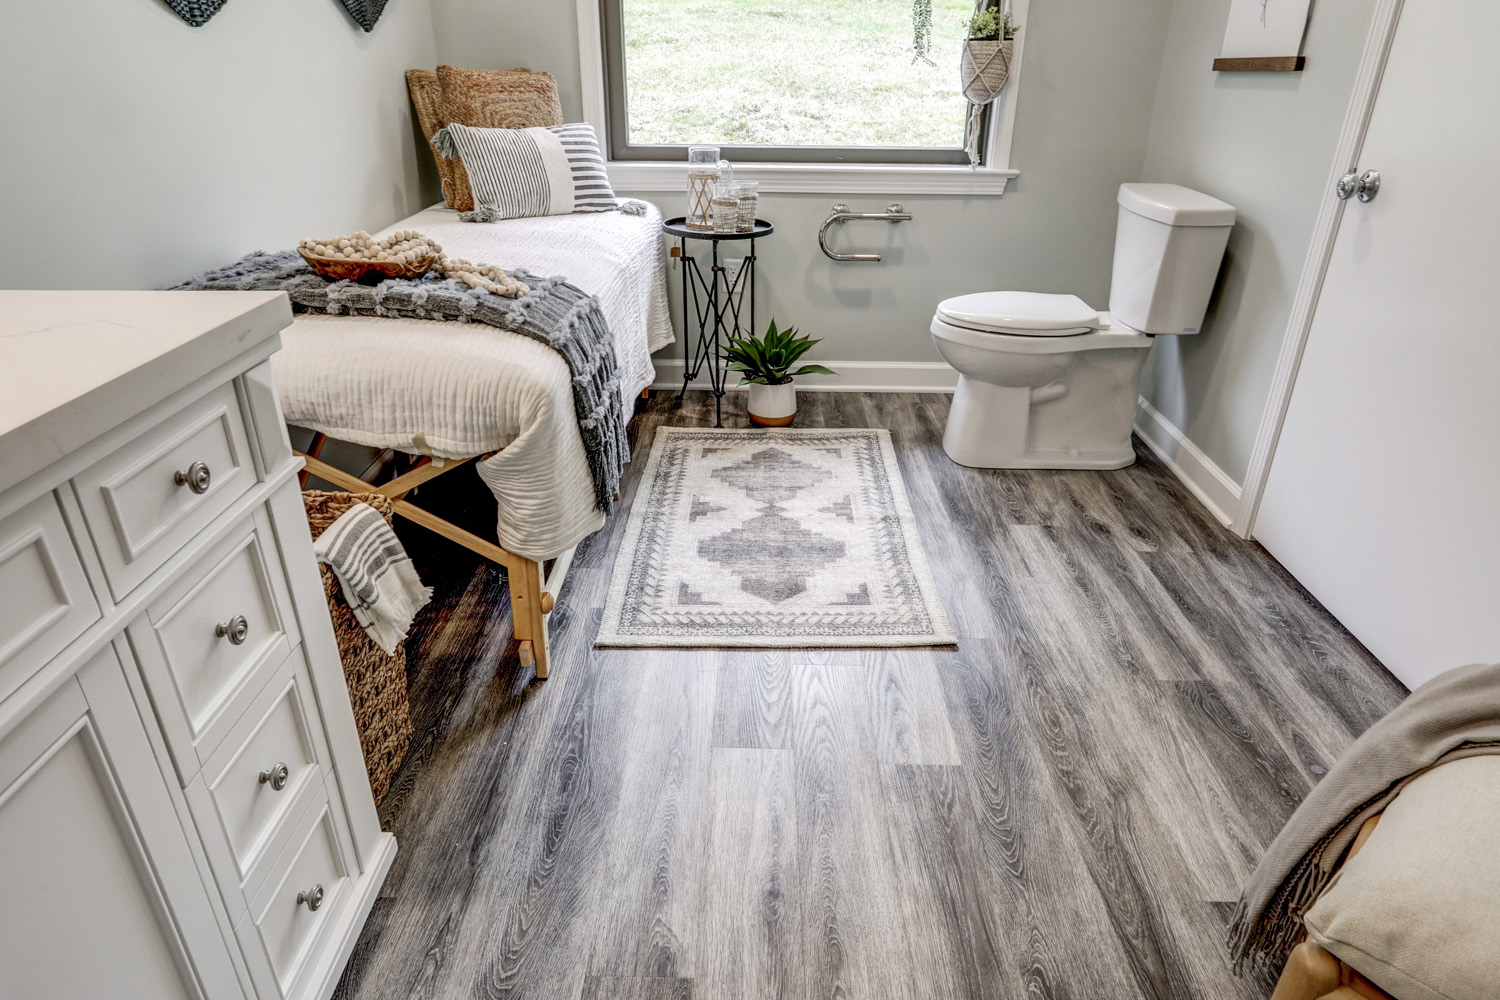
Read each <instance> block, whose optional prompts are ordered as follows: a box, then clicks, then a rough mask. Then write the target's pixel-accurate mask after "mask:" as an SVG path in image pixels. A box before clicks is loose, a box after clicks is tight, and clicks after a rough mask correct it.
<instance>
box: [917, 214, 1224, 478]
mask: <svg viewBox="0 0 1500 1000" xmlns="http://www.w3.org/2000/svg"><path fill="white" fill-rule="evenodd" d="M1119 203H1120V216H1119V225H1118V227H1117V229H1116V231H1115V265H1114V276H1113V279H1112V280H1111V283H1110V290H1109V310H1110V311H1109V312H1108V313H1103V314H1101V313H1099V312H1098V311H1096V310H1093V309H1090V308H1089V307H1088V305H1087V304H1085V303H1084V301H1083V300H1082V299H1080V298H1078V297H1077V296H1075V295H1044V294H1040V293H1036V292H980V293H979V294H977V295H960V296H958V297H957V298H953V299H948V300H947V301H945V302H943V303H942V304H941V305H939V306H938V310H937V315H935V316H934V317H933V318H932V338H933V340H934V341H936V343H937V349H938V352H939V353H940V354H942V356H943V358H944V359H945V360H946V361H947V362H948V363H949V364H950V365H952V366H953V367H954V368H957V369H958V371H959V378H958V390H957V392H956V393H955V394H954V396H953V409H952V411H951V412H950V413H949V415H948V428H947V431H946V433H944V435H943V449H944V450H945V451H946V452H947V453H948V456H949V457H950V458H952V459H953V460H954V461H955V462H957V463H959V464H960V465H967V466H971V467H973V468H978V469H1121V468H1124V467H1125V466H1127V465H1130V464H1131V463H1132V462H1134V461H1135V449H1134V448H1132V447H1131V444H1130V429H1131V426H1132V424H1133V423H1134V419H1135V407H1136V398H1137V393H1138V390H1137V387H1136V380H1137V378H1138V376H1139V375H1140V371H1141V365H1142V364H1143V363H1144V362H1145V360H1146V352H1147V351H1149V350H1150V349H1151V338H1152V337H1155V336H1161V335H1166V334H1171V335H1182V334H1188V333H1197V332H1198V328H1199V326H1201V325H1202V323H1203V314H1204V312H1206V311H1207V309H1208V299H1209V296H1210V295H1211V294H1212V293H1213V288H1214V281H1215V279H1216V277H1217V276H1218V273H1219V263H1220V261H1221V260H1222V259H1223V257H1224V248H1225V245H1226V244H1227V243H1228V240H1229V230H1230V229H1231V228H1233V226H1234V218H1235V210H1234V208H1233V206H1230V205H1226V204H1225V203H1224V202H1222V201H1219V200H1218V199H1217V198H1210V197H1209V196H1208V195H1206V194H1201V193H1199V192H1197V191H1193V190H1190V189H1188V188H1185V187H1179V186H1177V185H1176V184H1122V185H1121V186H1120V196H1119Z"/></svg>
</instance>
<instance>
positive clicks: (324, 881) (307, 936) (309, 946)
mask: <svg viewBox="0 0 1500 1000" xmlns="http://www.w3.org/2000/svg"><path fill="white" fill-rule="evenodd" d="M351 882H352V880H351V878H350V867H349V865H348V864H347V863H346V862H345V860H344V853H343V851H342V849H341V848H340V846H339V839H338V834H337V831H336V830H335V828H334V823H333V811H332V806H331V805H330V803H329V801H328V798H327V797H326V796H323V797H320V799H319V800H318V801H316V802H314V803H313V805H312V807H311V808H309V809H308V810H307V813H306V815H305V816H304V817H303V819H302V822H300V823H298V824H297V830H296V831H295V833H294V835H293V837H292V838H291V840H290V842H289V843H288V844H287V846H286V848H285V850H284V851H282V853H281V856H280V857H278V858H277V859H276V862H275V865H274V871H273V872H272V873H271V875H270V877H268V878H267V879H266V881H265V885H264V886H263V887H262V888H261V890H260V892H259V893H258V894H257V895H256V898H255V899H254V900H252V901H251V904H250V920H249V923H248V924H244V923H242V924H241V925H240V931H239V932H240V935H241V942H240V944H241V946H242V947H243V948H245V950H246V951H251V950H252V949H254V950H258V951H259V953H260V955H262V956H264V959H265V961H266V963H268V964H269V966H270V969H271V974H272V977H273V978H274V980H275V983H276V988H277V991H278V993H279V994H280V995H281V996H283V997H291V996H295V995H298V994H300V993H301V992H302V990H301V988H300V987H301V986H302V985H303V984H301V983H300V982H299V977H300V976H301V974H302V972H303V971H304V969H305V967H306V966H307V964H308V959H309V957H310V956H312V955H313V954H315V953H316V952H317V951H318V950H320V949H319V945H320V939H321V938H323V937H324V936H325V935H326V933H327V932H328V930H329V928H331V927H333V926H335V925H337V924H338V923H339V916H340V912H341V911H342V910H343V908H344V907H345V906H346V905H348V903H349V900H350V898H351V895H350V884H351ZM320 889H321V900H320V901H319V902H318V903H317V909H316V910H314V909H312V908H311V906H310V903H309V902H308V901H307V900H308V896H309V894H315V893H317V892H318V891H319V890H320ZM299 897H301V901H299ZM247 939H248V940H247ZM256 964H259V963H256Z"/></svg>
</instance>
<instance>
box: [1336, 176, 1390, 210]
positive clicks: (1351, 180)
mask: <svg viewBox="0 0 1500 1000" xmlns="http://www.w3.org/2000/svg"><path fill="white" fill-rule="evenodd" d="M1333 193H1334V194H1336V195H1338V197H1339V201H1348V200H1349V199H1350V198H1353V197H1356V196H1358V198H1359V200H1360V201H1362V202H1365V203H1367V204H1368V203H1369V202H1372V201H1374V200H1375V196H1376V195H1378V194H1379V193H1380V171H1378V170H1366V171H1365V172H1364V173H1362V174H1361V173H1356V172H1355V171H1353V170H1351V171H1349V172H1348V173H1347V174H1345V175H1344V176H1342V177H1340V178H1339V182H1338V184H1337V186H1335V187H1334V189H1333Z"/></svg>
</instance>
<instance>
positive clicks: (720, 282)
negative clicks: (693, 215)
mask: <svg viewBox="0 0 1500 1000" xmlns="http://www.w3.org/2000/svg"><path fill="white" fill-rule="evenodd" d="M685 221H686V220H685V219H684V218H683V217H682V216H679V217H677V218H675V219H668V220H667V221H666V222H664V223H662V229H663V230H664V231H665V232H666V233H667V235H669V236H675V237H676V238H677V246H675V247H673V248H672V256H673V257H674V258H676V259H678V260H681V261H682V264H683V269H684V273H683V276H682V325H683V331H682V334H683V340H684V344H683V346H684V347H685V348H686V349H687V366H686V368H685V369H684V370H683V373H682V388H681V389H679V390H678V391H677V403H678V405H679V406H680V405H682V398H683V396H684V395H685V394H686V393H687V388H688V384H689V383H690V382H692V381H693V379H695V378H697V377H698V374H699V372H701V371H702V370H703V366H704V364H705V363H706V364H707V365H708V381H709V385H711V386H712V387H713V393H714V426H715V427H723V426H724V418H723V401H724V389H725V383H726V381H727V380H728V375H729V373H728V372H727V371H725V370H724V344H723V341H724V338H725V336H726V334H727V335H728V336H730V337H732V336H734V334H735V332H736V331H738V330H739V329H740V311H741V310H742V309H743V308H744V305H745V297H746V295H747V294H748V295H749V298H750V308H749V310H748V311H749V314H750V316H749V318H750V332H751V333H752V334H753V333H754V332H755V241H756V240H758V239H760V238H761V237H762V236H770V235H771V234H772V233H774V232H775V231H776V227H775V226H773V225H771V224H770V223H769V222H766V221H765V220H763V219H756V220H755V228H754V229H752V230H750V232H748V233H716V232H714V231H713V230H711V229H692V228H689V227H688V226H687V225H686V224H685ZM688 240H707V241H708V242H709V243H711V244H712V248H711V249H712V255H711V265H710V268H709V270H708V273H707V274H705V273H704V271H703V268H702V267H700V266H699V264H698V258H697V257H695V256H694V255H692V254H690V253H688V252H687V247H688ZM736 240H749V241H750V252H749V253H748V254H746V255H745V260H744V263H743V265H742V266H741V267H740V269H739V273H737V274H736V275H735V276H734V277H733V278H732V279H731V278H730V277H729V275H728V272H727V271H726V269H725V268H724V265H723V263H722V262H721V261H720V260H719V244H720V243H723V242H733V241H736ZM689 296H691V298H692V308H691V311H689V306H688V299H689ZM695 325H696V326H697V335H698V336H697V342H696V343H694V340H693V329H692V328H693V326H695Z"/></svg>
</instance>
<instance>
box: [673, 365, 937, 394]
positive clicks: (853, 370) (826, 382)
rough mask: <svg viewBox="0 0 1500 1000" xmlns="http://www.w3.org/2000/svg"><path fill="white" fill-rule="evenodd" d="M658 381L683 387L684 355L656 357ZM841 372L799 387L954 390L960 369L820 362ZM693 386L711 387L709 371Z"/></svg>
mask: <svg viewBox="0 0 1500 1000" xmlns="http://www.w3.org/2000/svg"><path fill="white" fill-rule="evenodd" d="M654 360H655V362H656V381H655V382H653V383H652V384H651V388H653V389H672V390H676V389H681V388H682V376H683V372H684V369H685V368H686V367H687V365H686V362H684V361H683V360H682V359H681V358H656V359H654ZM818 364H823V365H827V366H828V367H829V368H832V369H833V370H834V371H835V372H837V373H838V374H836V375H801V376H798V378H797V385H798V387H799V388H802V389H806V390H808V391H811V392H952V391H953V388H954V386H956V385H958V372H956V371H954V370H953V368H952V366H950V365H948V364H945V363H944V362H942V361H819V362H818ZM738 381H739V379H738V377H737V376H734V375H730V377H729V387H730V388H731V389H733V388H736V385H735V383H736V382H738ZM689 388H691V389H707V388H709V385H708V379H707V377H706V372H705V373H703V374H700V376H699V378H698V379H696V380H694V381H693V382H692V383H691V384H690V385H689Z"/></svg>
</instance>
